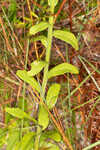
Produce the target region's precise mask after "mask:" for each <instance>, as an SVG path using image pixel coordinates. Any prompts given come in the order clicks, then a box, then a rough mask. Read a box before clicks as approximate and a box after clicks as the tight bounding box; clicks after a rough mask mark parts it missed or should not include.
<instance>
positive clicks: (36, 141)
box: [34, 6, 54, 150]
mask: <svg viewBox="0 0 100 150" xmlns="http://www.w3.org/2000/svg"><path fill="white" fill-rule="evenodd" d="M50 10H51V14H53V13H54V6H51V8H50ZM53 22H54V17H53V16H50V17H49V27H48V37H47V43H48V45H47V49H46V57H45V61H46V62H47V65H46V66H45V68H44V77H43V83H42V90H43V91H42V93H41V98H42V99H44V96H45V88H46V84H47V80H48V77H47V74H48V68H49V61H50V54H51V47H52V33H53ZM40 129H41V128H40V127H39V126H38V127H37V136H36V138H35V145H34V148H35V150H38V148H39V139H40Z"/></svg>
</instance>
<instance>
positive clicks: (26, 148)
mask: <svg viewBox="0 0 100 150" xmlns="http://www.w3.org/2000/svg"><path fill="white" fill-rule="evenodd" d="M34 135H35V133H33V132H29V133H27V134H25V135H24V136H23V138H22V140H21V142H19V143H18V144H17V146H16V148H15V150H31V149H32V147H33V141H34V140H33V137H34Z"/></svg>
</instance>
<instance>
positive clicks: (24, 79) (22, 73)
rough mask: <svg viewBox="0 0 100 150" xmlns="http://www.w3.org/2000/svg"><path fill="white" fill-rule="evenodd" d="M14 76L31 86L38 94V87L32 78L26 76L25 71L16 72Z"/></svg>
mask: <svg viewBox="0 0 100 150" xmlns="http://www.w3.org/2000/svg"><path fill="white" fill-rule="evenodd" d="M16 74H17V76H18V77H20V79H22V80H23V81H25V82H26V83H28V84H29V85H31V86H32V87H33V88H34V89H36V90H37V91H38V92H40V86H39V84H38V82H37V81H36V80H35V79H34V78H33V77H30V76H28V74H27V71H26V70H18V71H17V73H16Z"/></svg>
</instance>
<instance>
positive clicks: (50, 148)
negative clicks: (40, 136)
mask: <svg viewBox="0 0 100 150" xmlns="http://www.w3.org/2000/svg"><path fill="white" fill-rule="evenodd" d="M40 149H47V150H60V148H59V147H58V146H57V145H55V144H52V143H50V142H48V143H47V142H44V143H42V144H41V145H40Z"/></svg>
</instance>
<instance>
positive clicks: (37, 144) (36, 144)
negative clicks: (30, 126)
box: [34, 126, 41, 150]
mask: <svg viewBox="0 0 100 150" xmlns="http://www.w3.org/2000/svg"><path fill="white" fill-rule="evenodd" d="M40 132H41V128H40V126H38V127H37V135H36V138H35V143H34V148H35V150H38V148H39V139H40Z"/></svg>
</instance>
